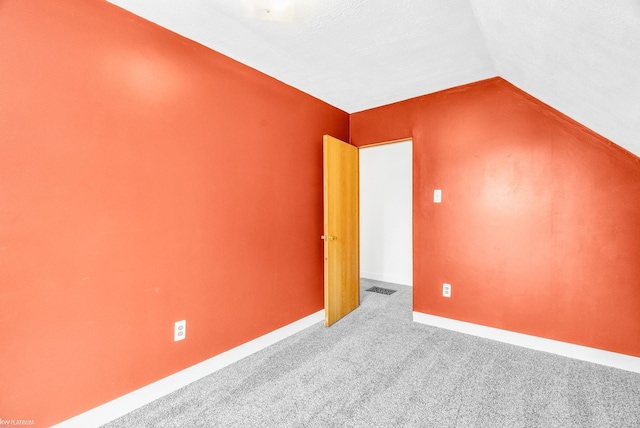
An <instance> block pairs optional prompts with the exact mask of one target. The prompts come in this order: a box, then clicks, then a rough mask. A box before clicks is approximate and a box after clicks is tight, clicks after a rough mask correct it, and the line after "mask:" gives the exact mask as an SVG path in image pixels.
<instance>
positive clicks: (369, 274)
mask: <svg viewBox="0 0 640 428" xmlns="http://www.w3.org/2000/svg"><path fill="white" fill-rule="evenodd" d="M359 157H360V277H361V278H366V279H373V280H377V281H383V282H387V283H393V284H401V285H407V286H412V285H413V235H412V234H413V199H412V195H413V179H412V177H413V172H412V171H413V168H412V166H413V165H412V164H413V162H412V159H413V143H412V141H411V140H404V141H400V142H393V143H389V144H379V145H373V146H367V147H360V150H359Z"/></svg>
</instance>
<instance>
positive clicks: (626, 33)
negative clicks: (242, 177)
mask: <svg viewBox="0 0 640 428" xmlns="http://www.w3.org/2000/svg"><path fill="white" fill-rule="evenodd" d="M109 1H110V2H111V3H114V4H116V5H118V6H120V7H122V8H124V9H127V10H129V11H131V12H133V13H135V14H137V15H140V16H142V17H143V18H146V19H148V20H150V21H152V22H155V23H156V24H159V25H161V26H163V27H165V28H168V29H170V30H172V31H174V32H176V33H179V34H181V35H183V36H185V37H187V38H190V39H192V40H195V41H197V42H199V43H201V44H203V45H205V46H208V47H210V48H212V49H214V50H216V51H218V52H221V53H223V54H225V55H227V56H229V57H231V58H234V59H236V60H238V61H240V62H242V63H244V64H247V65H249V66H251V67H253V68H255V69H258V70H260V71H262V72H264V73H266V74H269V75H270V76H273V77H275V78H276V79H279V80H281V81H283V82H285V83H287V84H289V85H292V86H294V87H296V88H298V89H300V90H302V91H304V92H306V93H308V94H311V95H313V96H315V97H317V98H319V99H321V100H324V101H326V102H327V103H329V104H331V105H333V106H336V107H338V108H340V109H342V110H344V111H346V112H349V113H353V112H356V111H361V110H365V109H368V108H372V107H377V106H380V105H384V104H388V103H392V102H395V101H401V100H404V99H407V98H412V97H415V96H419V95H424V94H427V93H431V92H435V91H438V90H442V89H447V88H450V87H453V86H458V85H461V84H465V83H470V82H474V81H477V80H482V79H486V78H488V77H493V76H497V75H498V76H502V77H504V78H505V79H506V80H508V81H510V82H511V83H513V84H515V85H516V86H518V87H519V88H521V89H523V90H524V91H526V92H528V93H530V94H531V95H533V96H535V97H537V98H538V99H540V100H542V101H543V102H545V103H547V104H549V105H551V106H552V107H554V108H556V109H558V110H560V111H561V112H563V113H565V114H566V115H568V116H570V117H572V118H573V119H575V120H577V121H578V122H580V123H582V124H584V125H585V126H587V127H589V128H591V129H593V130H594V131H596V132H598V133H600V134H601V135H603V136H605V137H607V138H609V139H611V140H612V141H614V142H615V143H617V144H619V145H621V146H622V147H624V148H626V149H627V150H629V151H631V152H632V153H634V154H636V155H640V0H616V1H615V2H602V1H599V0H563V1H553V0H537V1H534V0H447V1H444V0H398V1H388V0H349V1H345V0H295V9H294V15H293V20H292V21H290V22H280V21H267V20H259V19H252V18H248V17H246V16H245V14H243V8H242V0H180V1H176V0H109Z"/></svg>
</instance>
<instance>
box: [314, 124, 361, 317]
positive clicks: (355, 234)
mask: <svg viewBox="0 0 640 428" xmlns="http://www.w3.org/2000/svg"><path fill="white" fill-rule="evenodd" d="M323 153H324V156H323V157H324V166H323V170H324V235H323V239H324V309H325V325H326V326H330V325H331V324H333V323H335V322H336V321H338V320H339V319H340V318H342V317H344V316H345V315H346V314H348V313H349V312H351V311H353V310H354V309H355V308H357V307H358V306H359V305H360V253H359V250H360V249H359V245H360V231H359V227H360V224H359V215H360V207H359V203H360V201H359V181H358V180H359V165H358V162H359V156H358V148H357V147H355V146H352V145H350V144H347V143H345V142H343V141H340V140H338V139H336V138H333V137H330V136H328V135H325V136H324V141H323Z"/></svg>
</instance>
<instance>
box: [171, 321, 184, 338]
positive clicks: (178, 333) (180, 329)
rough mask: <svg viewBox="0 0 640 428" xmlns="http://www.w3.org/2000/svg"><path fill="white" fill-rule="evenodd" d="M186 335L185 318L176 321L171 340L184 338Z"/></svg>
mask: <svg viewBox="0 0 640 428" xmlns="http://www.w3.org/2000/svg"><path fill="white" fill-rule="evenodd" d="M186 337H187V320H182V321H176V325H175V327H174V329H173V341H174V342H177V341H178V340H184V338H186Z"/></svg>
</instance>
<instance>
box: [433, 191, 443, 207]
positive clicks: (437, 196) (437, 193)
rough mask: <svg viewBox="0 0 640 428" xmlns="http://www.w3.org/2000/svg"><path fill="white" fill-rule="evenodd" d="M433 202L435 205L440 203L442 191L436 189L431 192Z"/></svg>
mask: <svg viewBox="0 0 640 428" xmlns="http://www.w3.org/2000/svg"><path fill="white" fill-rule="evenodd" d="M433 202H435V203H436V204H439V203H440V202H442V190H440V189H436V190H434V191H433Z"/></svg>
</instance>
